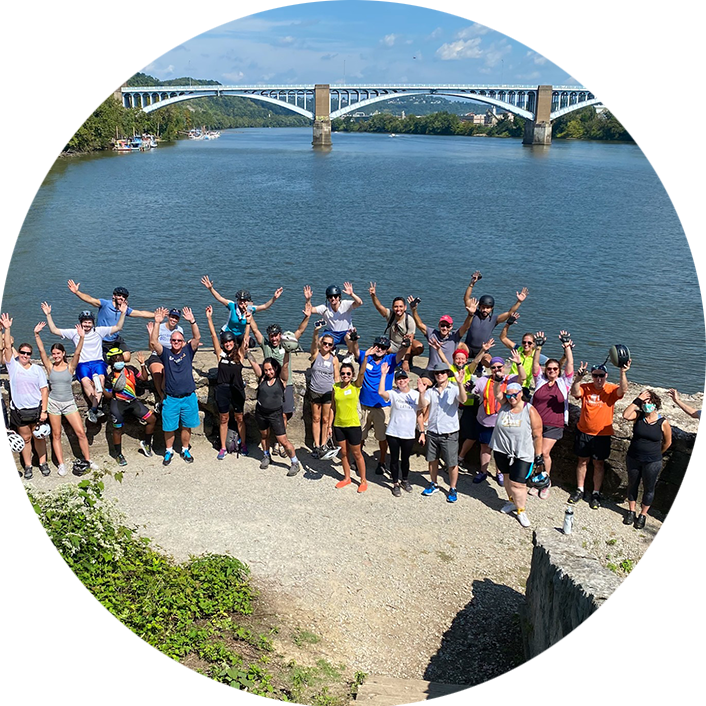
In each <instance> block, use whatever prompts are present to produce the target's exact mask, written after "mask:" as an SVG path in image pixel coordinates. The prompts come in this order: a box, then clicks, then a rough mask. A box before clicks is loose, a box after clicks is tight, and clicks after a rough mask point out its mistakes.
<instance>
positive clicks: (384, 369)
mask: <svg viewBox="0 0 706 706" xmlns="http://www.w3.org/2000/svg"><path fill="white" fill-rule="evenodd" d="M389 369H390V366H389V365H388V364H387V363H383V364H382V365H381V366H380V375H381V376H382V377H385V375H387V371H388V370H389Z"/></svg>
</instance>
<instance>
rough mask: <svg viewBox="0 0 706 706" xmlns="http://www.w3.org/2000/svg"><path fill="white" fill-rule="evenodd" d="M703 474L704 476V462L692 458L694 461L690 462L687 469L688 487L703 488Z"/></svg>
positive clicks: (705, 473)
mask: <svg viewBox="0 0 706 706" xmlns="http://www.w3.org/2000/svg"><path fill="white" fill-rule="evenodd" d="M704 476H706V463H702V462H701V461H697V460H696V459H694V462H693V463H692V464H691V470H690V471H689V487H690V488H703V487H704Z"/></svg>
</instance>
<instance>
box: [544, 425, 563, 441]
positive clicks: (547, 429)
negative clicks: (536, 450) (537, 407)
mask: <svg viewBox="0 0 706 706" xmlns="http://www.w3.org/2000/svg"><path fill="white" fill-rule="evenodd" d="M563 436H564V427H552V426H547V425H546V424H545V425H544V426H543V427H542V437H543V438H544V439H555V440H556V441H559V439H561V438H562V437H563Z"/></svg>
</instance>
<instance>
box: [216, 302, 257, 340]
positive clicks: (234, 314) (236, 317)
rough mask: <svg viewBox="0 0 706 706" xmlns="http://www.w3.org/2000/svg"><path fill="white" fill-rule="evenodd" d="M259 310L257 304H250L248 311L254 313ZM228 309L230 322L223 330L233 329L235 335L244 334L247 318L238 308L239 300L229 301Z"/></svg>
mask: <svg viewBox="0 0 706 706" xmlns="http://www.w3.org/2000/svg"><path fill="white" fill-rule="evenodd" d="M256 310H257V307H255V306H248V311H249V312H250V313H251V314H254V313H255V311H256ZM228 311H229V312H230V317H229V319H228V323H227V324H226V325H225V326H224V327H223V328H222V329H221V330H222V331H232V332H233V334H234V335H235V336H242V335H243V334H244V333H245V325H246V324H247V319H246V318H245V315H244V314H243V313H242V312H241V311H240V309H238V304H237V302H228Z"/></svg>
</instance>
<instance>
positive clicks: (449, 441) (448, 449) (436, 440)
mask: <svg viewBox="0 0 706 706" xmlns="http://www.w3.org/2000/svg"><path fill="white" fill-rule="evenodd" d="M426 447H427V461H436V460H437V459H441V460H442V461H443V462H444V463H445V464H446V467H447V468H453V467H454V466H458V432H457V431H455V432H453V433H452V434H434V433H433V432H430V431H428V432H427V433H426Z"/></svg>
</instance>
